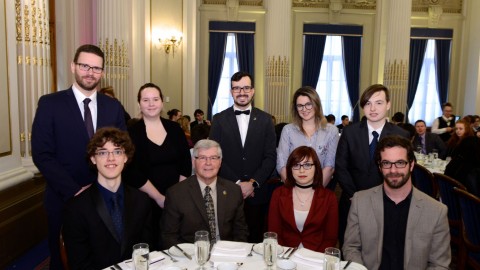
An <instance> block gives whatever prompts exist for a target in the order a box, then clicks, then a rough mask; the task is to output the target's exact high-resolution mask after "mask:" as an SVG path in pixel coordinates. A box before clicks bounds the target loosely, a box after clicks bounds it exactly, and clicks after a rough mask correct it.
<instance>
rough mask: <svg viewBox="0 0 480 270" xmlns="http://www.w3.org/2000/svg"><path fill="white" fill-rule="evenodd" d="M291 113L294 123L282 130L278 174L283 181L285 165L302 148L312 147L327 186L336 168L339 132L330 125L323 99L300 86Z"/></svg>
mask: <svg viewBox="0 0 480 270" xmlns="http://www.w3.org/2000/svg"><path fill="white" fill-rule="evenodd" d="M291 110H292V116H293V119H292V123H290V124H288V125H286V126H285V127H284V128H283V130H282V135H281V137H280V142H279V145H278V149H277V171H278V172H279V173H280V177H281V179H282V181H285V179H286V177H287V171H286V167H285V166H286V164H287V159H288V156H289V155H290V153H291V152H292V151H293V150H294V149H295V148H297V147H299V146H302V145H305V146H309V147H312V148H313V149H314V150H315V152H316V153H317V156H318V159H319V160H320V163H321V165H322V168H323V169H322V173H323V181H322V184H323V186H324V187H325V186H327V185H328V183H329V182H330V180H331V178H332V175H333V171H334V168H335V153H336V151H337V144H338V139H339V136H338V129H337V128H336V127H335V126H333V125H332V124H328V123H327V120H326V119H325V116H324V114H323V109H322V104H321V102H320V97H319V96H318V94H317V92H316V91H315V89H313V88H311V87H301V88H299V89H298V90H297V91H296V92H295V94H294V95H293V99H292V107H291Z"/></svg>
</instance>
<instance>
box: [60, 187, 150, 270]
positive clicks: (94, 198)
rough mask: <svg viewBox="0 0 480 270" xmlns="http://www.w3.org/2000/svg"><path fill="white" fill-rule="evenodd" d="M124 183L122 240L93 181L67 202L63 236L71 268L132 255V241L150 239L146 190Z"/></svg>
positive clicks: (99, 265) (102, 264) (94, 265)
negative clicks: (144, 191) (88, 186)
mask: <svg viewBox="0 0 480 270" xmlns="http://www.w3.org/2000/svg"><path fill="white" fill-rule="evenodd" d="M123 186H124V188H125V198H124V209H123V224H124V230H123V232H124V235H123V238H122V240H121V241H119V239H118V238H117V235H116V232H115V228H114V225H113V222H112V218H111V216H110V214H109V212H108V209H107V206H106V204H105V200H104V199H103V197H102V194H101V193H100V191H99V190H98V187H97V185H96V184H93V185H92V186H91V187H90V188H88V189H87V190H85V191H84V192H82V193H81V194H80V195H78V196H77V197H75V198H73V199H72V200H70V201H69V202H68V203H67V205H66V208H65V212H64V219H63V220H64V222H63V238H64V242H65V247H66V251H67V256H68V263H69V265H70V269H102V268H105V267H108V266H110V265H112V264H115V263H118V262H121V261H123V260H125V259H128V258H131V257H132V247H133V245H134V244H136V243H149V244H151V243H152V242H153V241H152V236H151V235H152V228H151V226H150V224H152V222H151V202H150V199H149V198H148V196H147V195H146V193H143V192H141V191H139V190H137V189H134V188H132V187H129V186H127V185H123Z"/></svg>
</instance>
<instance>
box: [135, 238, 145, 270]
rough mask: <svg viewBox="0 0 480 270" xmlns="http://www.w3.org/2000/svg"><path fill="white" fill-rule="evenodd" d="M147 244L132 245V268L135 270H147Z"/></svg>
mask: <svg viewBox="0 0 480 270" xmlns="http://www.w3.org/2000/svg"><path fill="white" fill-rule="evenodd" d="M148 253H149V249H148V244H146V243H139V244H135V245H133V254H132V259H133V267H134V269H135V270H148Z"/></svg>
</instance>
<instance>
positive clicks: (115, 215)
mask: <svg viewBox="0 0 480 270" xmlns="http://www.w3.org/2000/svg"><path fill="white" fill-rule="evenodd" d="M118 199H119V196H118V194H113V196H112V198H111V201H112V212H111V213H110V215H111V216H112V221H113V226H115V230H116V231H117V235H118V238H119V239H122V235H123V221H122V210H121V209H120V204H119V202H118Z"/></svg>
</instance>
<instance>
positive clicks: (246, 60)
mask: <svg viewBox="0 0 480 270" xmlns="http://www.w3.org/2000/svg"><path fill="white" fill-rule="evenodd" d="M236 37H237V59H238V66H239V69H240V70H241V71H246V72H248V73H250V75H252V77H253V75H254V74H255V70H254V60H253V59H254V39H253V38H254V34H253V33H251V34H244V33H237V34H236Z"/></svg>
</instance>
